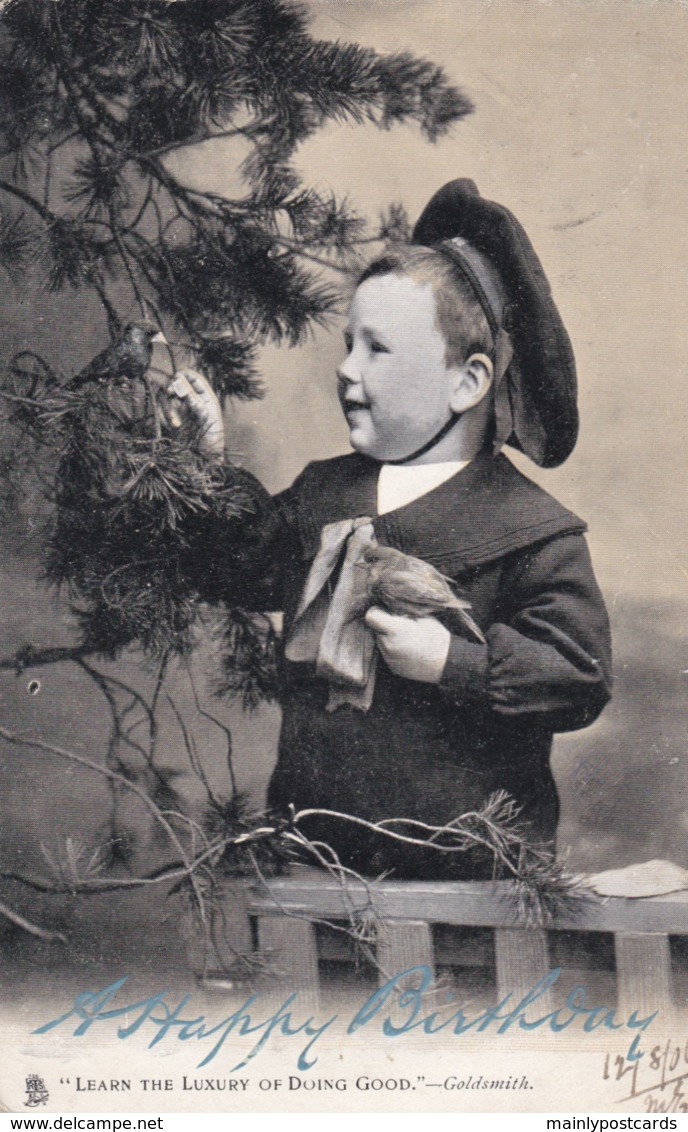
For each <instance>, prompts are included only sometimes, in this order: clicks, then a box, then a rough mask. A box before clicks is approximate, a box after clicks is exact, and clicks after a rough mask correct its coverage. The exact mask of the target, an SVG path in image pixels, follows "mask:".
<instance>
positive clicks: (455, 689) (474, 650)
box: [439, 633, 488, 700]
mask: <svg viewBox="0 0 688 1132" xmlns="http://www.w3.org/2000/svg"><path fill="white" fill-rule="evenodd" d="M487 677H488V653H487V645H481V644H478V643H477V642H474V641H467V640H465V639H464V638H463V637H458V636H456V635H455V634H453V633H452V634H451V640H450V642H449V649H448V652H447V659H446V662H445V665H444V669H443V671H442V676H441V679H440V681H439V686H440V688H441V689H442V690H443V691H444V692H446V693H447V694H448V695H450V696H452V697H454V698H460V699H471V700H474V699H482V698H483V697H485V696H486V695H487Z"/></svg>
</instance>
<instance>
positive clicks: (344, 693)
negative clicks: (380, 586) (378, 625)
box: [285, 516, 377, 711]
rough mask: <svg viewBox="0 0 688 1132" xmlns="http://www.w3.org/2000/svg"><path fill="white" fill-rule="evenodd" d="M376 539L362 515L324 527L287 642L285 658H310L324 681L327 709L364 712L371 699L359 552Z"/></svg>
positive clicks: (372, 654)
mask: <svg viewBox="0 0 688 1132" xmlns="http://www.w3.org/2000/svg"><path fill="white" fill-rule="evenodd" d="M376 541H377V540H376V538H375V533H374V531H373V524H372V520H371V519H370V518H368V517H367V516H364V517H362V518H359V519H343V520H341V522H338V523H328V524H327V526H325V527H323V529H322V533H321V535H320V549H319V550H318V553H317V554H316V556H315V558H314V560H313V565H312V566H311V569H310V573H309V575H308V578H307V579H306V585H305V587H304V590H303V594H302V595H301V600H300V602H299V605H298V608H297V610H296V615H295V617H294V622H293V624H292V628H291V633H290V636H289V640H288V642H287V645H286V649H285V655H286V657H287V659H288V660H292V661H296V662H297V663H299V662H300V663H305V662H308V661H310V662H312V661H315V667H316V672H317V674H318V676H322V677H323V678H324V679H326V680H328V681H329V684H330V694H329V698H328V701H327V710H328V711H334V710H335V709H336V708H338V707H340V706H341V705H342V704H352V705H353V706H354V707H357V708H360V709H361V711H368V708H369V707H370V705H371V703H372V702H373V692H374V690H375V668H376V662H377V650H376V647H375V635H374V633H373V632H372V631H371V630H370V629H369V628H368V626H367V625H366V623H365V621H364V619H363V616H364V614H365V611H366V609H367V607H368V601H369V598H368V571H367V569H366V564H365V560H364V557H363V556H364V554H365V551H366V549H367V548H368V547H369V546H374V545H375V544H376ZM333 581H334V582H335V584H334V590H333Z"/></svg>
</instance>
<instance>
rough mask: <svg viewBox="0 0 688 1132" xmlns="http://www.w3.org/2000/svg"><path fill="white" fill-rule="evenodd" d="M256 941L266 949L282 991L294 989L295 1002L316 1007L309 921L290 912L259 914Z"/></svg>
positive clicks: (316, 984)
mask: <svg viewBox="0 0 688 1132" xmlns="http://www.w3.org/2000/svg"><path fill="white" fill-rule="evenodd" d="M258 945H259V947H260V950H261V951H262V952H265V953H266V956H267V959H268V961H269V963H270V966H271V967H273V968H274V970H275V974H276V981H277V983H278V985H279V986H280V987H281V988H283V990H284V992H285V993H287V994H293V993H294V991H298V995H299V997H298V999H297V1000H296V1003H295V1005H298V1007H299V1008H300V1009H302V1010H306V1011H309V1012H310V1011H316V1010H317V1009H318V1007H319V1005H320V983H319V979H318V951H317V945H316V939H315V929H314V927H313V924H311V923H309V921H308V920H302V919H298V918H296V917H293V916H260V917H259V918H258ZM270 997H271V998H272V997H273V994H272V993H271V994H270Z"/></svg>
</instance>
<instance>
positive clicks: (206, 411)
mask: <svg viewBox="0 0 688 1132" xmlns="http://www.w3.org/2000/svg"><path fill="white" fill-rule="evenodd" d="M164 392H165V395H166V403H165V405H164V408H165V415H166V416H167V420H168V421H169V423H170V424H171V426H172V428H179V427H180V426H181V424H182V420H183V414H184V413H188V414H190V415H191V416H192V417H193V418H194V419H195V420H196V421H198V422H199V424H200V425H202V428H203V432H202V438H201V448H202V450H203V452H204V453H205V455H206V456H208V457H214V458H221V457H222V456H223V455H224V450H225V427H224V421H223V419H222V406H221V405H220V401H219V399H218V397H217V394H216V393H215V391H214V389H213V388H212V387H211V385H210V383H209V382H208V381H207V380H206V378H205V377H204V376H203V374H201V373H198V372H197V370H194V369H180V370H177V372H176V373H175V375H174V377H173V378H172V380H171V381H170V382H168V384H167V385H166V386H165V390H164Z"/></svg>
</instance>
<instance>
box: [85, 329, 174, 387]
mask: <svg viewBox="0 0 688 1132" xmlns="http://www.w3.org/2000/svg"><path fill="white" fill-rule="evenodd" d="M156 340H157V341H160V342H164V340H165V339H164V336H163V334H162V332H161V331H160V329H159V327H157V326H156V325H155V323H153V322H149V321H148V320H141V322H130V323H129V325H128V326H126V327H125V328H124V330H123V331H122V334H121V335H120V337H119V338H118V339H117V341H116V342H112V343H111V345H109V346H108V347H107V349H105V350H103V351H102V352H101V353H100V354H98V355H97V356H96V357H95V358H93V360H92V361H90V362H89V363H88V365H87V366H85V368H84V369H82V370H81V372H80V373H78V374H76V376H75V377H73V378H72V379H71V380H70V381H68V382H67V386H66V388H67V389H78V388H80V387H81V386H83V385H86V384H87V383H88V382H101V383H105V382H110V381H123V380H129V381H142V380H143V378H144V376H145V373H146V370H147V369H148V367H149V366H150V364H151V359H152V357H153V342H154V341H156Z"/></svg>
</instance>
